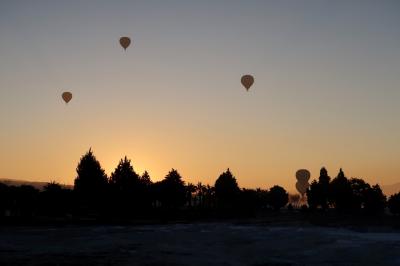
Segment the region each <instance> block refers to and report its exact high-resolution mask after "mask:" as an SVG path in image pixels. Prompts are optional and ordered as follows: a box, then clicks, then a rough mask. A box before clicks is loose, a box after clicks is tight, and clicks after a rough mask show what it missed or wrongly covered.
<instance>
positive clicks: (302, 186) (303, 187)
mask: <svg viewBox="0 0 400 266" xmlns="http://www.w3.org/2000/svg"><path fill="white" fill-rule="evenodd" d="M309 186H310V184H308V182H297V183H296V189H297V191H298V192H300V194H301V195H304V194H305V193H306V192H307V189H308V187H309Z"/></svg>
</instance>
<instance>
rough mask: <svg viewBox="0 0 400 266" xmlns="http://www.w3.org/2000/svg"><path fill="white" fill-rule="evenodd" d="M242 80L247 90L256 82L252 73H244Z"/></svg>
mask: <svg viewBox="0 0 400 266" xmlns="http://www.w3.org/2000/svg"><path fill="white" fill-rule="evenodd" d="M240 81H241V82H242V85H243V86H244V87H245V88H246V90H247V91H248V90H249V89H250V87H251V86H252V85H253V83H254V77H253V76H252V75H244V76H242V78H241V80H240Z"/></svg>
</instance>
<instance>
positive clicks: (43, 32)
mask: <svg viewBox="0 0 400 266" xmlns="http://www.w3.org/2000/svg"><path fill="white" fill-rule="evenodd" d="M399 14H400V1H396V0H393V1H367V0H362V1H361V0H360V1H350V0H346V1H327V0H318V1H312V0H310V1H301V0H296V1H295V0H292V1H244V0H243V1H215V0H213V1H205V0H204V1H183V0H182V1H172V0H168V1H161V0H160V1H100V0H96V1H94V0H92V1H90V0H87V1H72V0H71V1H55V0H51V1H50V0H49V1H40V0H38V1H28V0H27V1H15V0H10V1H4V0H0V125H1V128H0V129H1V130H0V177H1V178H18V179H28V180H43V181H50V180H55V181H58V182H61V183H70V184H72V183H73V180H74V178H75V175H76V173H75V168H76V165H77V163H78V161H79V158H80V156H81V155H83V154H84V153H85V152H86V151H87V150H88V149H89V148H90V147H92V149H93V150H94V153H95V155H96V156H97V158H98V159H99V161H100V162H101V164H102V166H103V167H104V168H105V170H106V172H107V173H108V174H110V173H111V172H112V170H113V169H114V168H115V166H116V165H117V163H118V161H119V159H120V158H121V157H123V156H124V155H127V156H128V157H129V158H130V159H132V162H133V166H134V169H135V170H137V172H139V173H142V172H143V171H144V170H145V169H147V170H148V171H149V173H150V175H151V177H152V179H153V180H160V179H162V178H163V177H164V176H165V175H166V174H167V172H168V171H169V170H170V169H171V168H176V169H178V171H179V172H180V173H181V175H182V176H183V178H184V180H185V181H189V182H197V181H202V182H204V183H210V184H213V183H214V181H215V179H216V178H217V177H218V175H219V174H220V173H221V172H222V171H224V170H225V169H226V168H227V167H230V169H231V170H232V172H233V173H234V175H235V176H236V177H237V179H238V182H239V185H240V186H242V187H263V188H268V187H270V186H272V185H274V184H280V185H283V186H285V187H286V188H287V189H289V190H290V191H294V184H295V178H294V173H295V172H296V170H297V169H299V168H307V169H309V170H310V171H311V173H312V178H316V177H318V174H319V169H320V168H321V166H326V167H327V168H328V171H329V173H330V175H331V176H332V177H333V176H336V174H337V172H338V169H339V167H343V168H344V171H345V173H346V174H347V175H348V176H349V177H363V178H365V179H366V180H367V181H369V182H373V183H376V182H378V183H381V184H391V183H395V182H398V181H399V180H400V163H399V158H400V120H399V115H400V15H399ZM121 36H130V37H131V38H132V41H133V43H132V44H131V46H130V47H129V48H128V50H127V51H124V50H123V49H122V48H121V47H120V46H119V43H118V40H119V38H120V37H121ZM243 74H252V75H254V77H255V83H254V85H253V87H252V88H251V89H250V90H249V92H246V90H245V89H244V88H243V87H242V86H241V84H240V78H241V76H242V75H243ZM63 91H71V92H72V93H73V95H74V98H73V99H72V101H71V102H70V103H69V104H68V105H66V104H65V103H64V102H63V101H62V99H61V94H62V92H63Z"/></svg>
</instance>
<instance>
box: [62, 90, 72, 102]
mask: <svg viewBox="0 0 400 266" xmlns="http://www.w3.org/2000/svg"><path fill="white" fill-rule="evenodd" d="M62 98H63V100H64V102H65V103H69V101H71V99H72V93H70V92H69V91H66V92H64V93H63V94H62Z"/></svg>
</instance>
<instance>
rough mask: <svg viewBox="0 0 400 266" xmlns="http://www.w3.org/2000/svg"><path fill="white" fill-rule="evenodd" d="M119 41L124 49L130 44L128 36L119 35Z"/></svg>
mask: <svg viewBox="0 0 400 266" xmlns="http://www.w3.org/2000/svg"><path fill="white" fill-rule="evenodd" d="M119 43H120V44H121V46H122V47H123V48H124V49H125V50H126V48H128V46H129V45H130V44H131V39H130V38H129V37H121V38H120V39H119Z"/></svg>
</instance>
